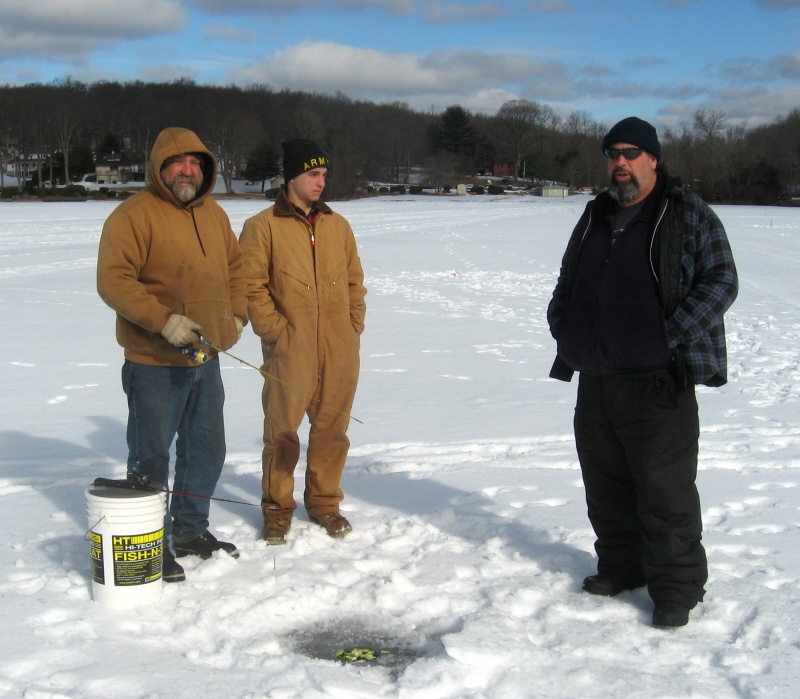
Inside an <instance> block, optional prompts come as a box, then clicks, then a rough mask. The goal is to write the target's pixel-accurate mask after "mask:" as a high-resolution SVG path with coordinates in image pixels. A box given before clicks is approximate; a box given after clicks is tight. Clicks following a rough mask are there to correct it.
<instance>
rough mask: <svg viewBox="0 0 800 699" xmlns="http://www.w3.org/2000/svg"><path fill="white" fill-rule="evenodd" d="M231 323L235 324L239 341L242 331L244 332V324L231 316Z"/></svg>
mask: <svg viewBox="0 0 800 699" xmlns="http://www.w3.org/2000/svg"><path fill="white" fill-rule="evenodd" d="M233 322H234V323H236V332H237V333H239V339H240V340H241V339H242V330H244V323H243V322H242V319H241V318H240V317H239V316H233Z"/></svg>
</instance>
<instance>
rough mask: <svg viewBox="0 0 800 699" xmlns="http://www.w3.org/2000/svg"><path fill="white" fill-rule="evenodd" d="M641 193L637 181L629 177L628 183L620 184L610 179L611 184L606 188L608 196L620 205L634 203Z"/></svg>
mask: <svg viewBox="0 0 800 699" xmlns="http://www.w3.org/2000/svg"><path fill="white" fill-rule="evenodd" d="M640 191H641V187H639V181H638V180H637V179H636V178H635V177H631V181H630V182H626V183H625V184H620V183H619V182H616V181H615V180H614V178H613V177H612V178H611V184H610V185H609V187H608V194H609V196H610V197H611V198H612V199H613V200H614V201H616V202H619V203H620V204H626V203H627V202H629V201H634V200H635V199H636V198H637V197H638V196H639V192H640Z"/></svg>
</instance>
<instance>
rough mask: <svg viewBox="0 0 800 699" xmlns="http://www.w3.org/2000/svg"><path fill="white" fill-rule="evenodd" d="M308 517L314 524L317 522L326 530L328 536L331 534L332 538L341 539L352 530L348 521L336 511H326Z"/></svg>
mask: <svg viewBox="0 0 800 699" xmlns="http://www.w3.org/2000/svg"><path fill="white" fill-rule="evenodd" d="M309 519H311V521H312V522H314V524H319V526H320V527H322V528H323V529H324V530H325V531H326V532H328V536H332V537H333V538H334V539H341V538H342V537H344V536H347V535H348V534H349V533H350V532H351V531H353V527H351V526H350V522H348V521H347V519H345V517H344V516H343V515H341V514H339V513H338V512H328V513H327V514H324V515H318V516H317V517H313V516H310V517H309Z"/></svg>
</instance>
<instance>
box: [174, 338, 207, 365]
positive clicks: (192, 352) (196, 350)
mask: <svg viewBox="0 0 800 699" xmlns="http://www.w3.org/2000/svg"><path fill="white" fill-rule="evenodd" d="M198 337H199V338H200V339H199V340H198V344H200V345H203V346H202V347H195V346H194V345H186V346H185V347H181V352H182V353H183V354H185V355H186V356H187V357H189V359H191V360H192V361H193V362H194V363H195V364H205V363H206V362H207V361H208V360H209V359H210V357H209V355H208V350H209V349H210V348H211V343H210V342H209V341H208V340H206V339H205V338H204V337H203V336H202V335H200V334H199V333H198Z"/></svg>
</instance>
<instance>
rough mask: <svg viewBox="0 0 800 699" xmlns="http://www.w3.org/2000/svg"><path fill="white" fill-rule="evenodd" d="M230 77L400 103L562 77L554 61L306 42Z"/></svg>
mask: <svg viewBox="0 0 800 699" xmlns="http://www.w3.org/2000/svg"><path fill="white" fill-rule="evenodd" d="M232 77H233V79H234V80H235V81H236V82H245V83H247V82H255V83H264V82H266V83H269V84H270V85H272V86H274V87H277V88H289V89H296V90H307V91H310V92H335V91H341V92H343V93H345V94H347V95H349V96H351V97H353V98H367V99H384V98H390V99H404V98H405V97H408V96H411V95H423V96H428V95H433V94H437V95H455V94H464V93H465V92H466V93H474V94H476V95H477V94H479V93H482V92H485V91H487V90H499V91H504V90H508V89H509V86H513V85H514V84H516V83H519V82H522V81H528V80H533V79H537V78H539V79H544V80H554V81H558V80H562V79H564V78H565V77H566V74H565V71H564V69H563V68H562V67H561V66H560V65H559V64H556V63H540V62H536V61H533V60H531V59H529V58H522V57H516V56H495V55H490V54H485V53H480V52H477V51H470V52H464V51H459V52H446V51H437V52H433V53H428V54H425V55H415V54H410V53H387V52H383V51H378V50H376V49H360V48H354V47H352V46H343V45H340V44H335V43H333V42H305V43H301V44H297V45H296V46H292V47H290V48H287V49H284V50H282V51H279V52H277V53H275V54H274V55H273V56H271V57H269V58H266V59H264V60H263V61H260V62H259V63H256V64H254V65H253V66H251V67H249V68H246V69H244V70H241V71H237V72H236V73H235V74H234V75H233V76H232Z"/></svg>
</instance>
